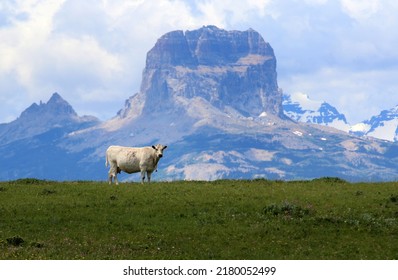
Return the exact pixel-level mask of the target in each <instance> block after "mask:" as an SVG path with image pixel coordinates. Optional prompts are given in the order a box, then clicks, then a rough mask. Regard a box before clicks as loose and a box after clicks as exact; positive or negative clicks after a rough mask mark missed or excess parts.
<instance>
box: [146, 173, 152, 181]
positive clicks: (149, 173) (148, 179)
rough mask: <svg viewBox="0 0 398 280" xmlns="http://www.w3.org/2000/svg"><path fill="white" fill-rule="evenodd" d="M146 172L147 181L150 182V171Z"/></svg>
mask: <svg viewBox="0 0 398 280" xmlns="http://www.w3.org/2000/svg"><path fill="white" fill-rule="evenodd" d="M146 174H147V175H148V183H150V182H151V175H152V172H150V171H148V172H147V173H146Z"/></svg>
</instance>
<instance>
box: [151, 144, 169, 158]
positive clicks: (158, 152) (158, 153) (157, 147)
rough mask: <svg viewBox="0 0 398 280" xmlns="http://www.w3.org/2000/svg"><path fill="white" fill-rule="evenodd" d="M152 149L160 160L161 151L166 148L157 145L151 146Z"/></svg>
mask: <svg viewBox="0 0 398 280" xmlns="http://www.w3.org/2000/svg"><path fill="white" fill-rule="evenodd" d="M152 148H153V149H154V150H155V151H156V156H157V157H158V158H161V157H162V156H163V150H164V149H166V148H167V146H163V145H161V144H157V145H155V146H152Z"/></svg>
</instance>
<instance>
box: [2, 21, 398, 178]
mask: <svg viewBox="0 0 398 280" xmlns="http://www.w3.org/2000/svg"><path fill="white" fill-rule="evenodd" d="M291 102H293V103H294V100H291ZM48 103H50V102H48ZM48 103H47V105H48ZM57 104H58V106H59V107H60V109H59V110H61V108H63V105H62V103H57ZM285 105H286V103H285ZM38 106H39V107H40V106H43V104H42V105H38ZM34 107H36V106H34ZM321 107H322V106H321ZM285 108H286V107H285ZM323 108H324V109H325V112H326V111H327V112H328V114H329V115H332V113H334V115H338V112H337V113H336V112H335V111H334V110H333V109H332V108H331V106H330V107H328V106H323ZM296 109H297V107H296ZM304 109H305V108H303V107H302V110H304ZM307 109H308V108H307ZM34 110H35V109H34V108H33V111H34ZM29 111H30V110H29ZM55 111H56V112H57V111H58V109H56V110H55ZM53 113H54V112H53ZM322 114H323V113H319V116H320V117H323V119H322V121H324V122H326V123H334V122H333V121H332V120H331V119H333V118H329V117H326V116H325V115H322ZM43 115H44V114H43ZM72 115H73V114H72ZM54 116H55V115H54ZM19 119H21V117H20V118H19ZM67 123H68V122H67V121H65V122H61V123H60V124H59V125H60V126H57V125H55V124H52V123H48V124H47V125H45V127H47V128H46V129H44V131H40V132H38V133H32V136H30V137H29V138H21V136H18V135H19V134H18V133H16V134H15V135H13V133H12V132H11V131H9V132H10V133H9V134H8V136H7V137H8V140H7V141H3V139H2V141H3V142H2V143H3V144H0V155H1V156H2V158H5V159H6V161H7V165H6V166H4V167H3V168H2V169H1V170H0V179H1V180H9V179H14V178H20V177H27V176H29V177H37V178H47V179H56V180H82V179H85V180H86V179H89V180H106V178H107V169H106V168H105V167H104V162H105V161H104V154H105V150H106V148H107V147H108V146H109V145H128V146H142V145H152V144H155V143H161V144H166V145H168V149H167V150H166V151H165V154H164V157H163V158H162V159H161V161H160V162H159V165H158V173H155V174H154V176H153V179H154V180H160V179H162V180H175V179H186V180H213V179H220V178H231V179H237V178H246V179H252V178H258V177H261V178H270V179H311V178H316V177H322V176H333V177H341V178H344V179H347V180H352V181H359V180H366V181H369V180H374V181H378V180H392V179H395V178H396V169H397V166H398V165H397V164H398V160H397V154H398V153H397V152H398V149H397V147H398V146H397V145H396V144H394V143H389V142H385V141H380V140H377V139H366V138H360V137H356V136H352V135H349V134H347V133H345V132H343V131H339V130H337V129H335V128H333V127H330V126H321V125H317V124H313V123H301V122H295V121H293V120H291V119H290V118H289V117H287V116H286V115H285V114H284V112H283V106H282V91H281V90H280V89H279V88H278V83H277V72H276V57H275V55H274V51H273V49H272V48H271V46H270V45H269V44H268V43H267V42H265V41H264V39H263V38H262V37H261V35H260V34H259V33H258V32H256V31H254V30H252V29H249V30H246V31H237V30H233V31H227V30H223V29H219V28H217V27H215V26H204V27H202V28H200V29H197V30H193V31H185V32H184V31H172V32H169V33H167V34H165V35H163V36H161V37H160V38H159V39H158V41H157V42H156V44H155V45H154V47H153V48H152V49H151V50H150V51H149V52H148V54H147V58H146V66H145V69H144V70H143V76H142V83H141V87H140V90H139V92H137V93H136V94H134V95H132V96H131V97H129V98H128V99H127V100H126V102H125V106H124V107H123V108H122V109H121V110H120V111H119V112H118V113H117V114H116V116H115V117H114V118H112V119H110V120H108V121H105V122H100V123H98V122H96V123H95V122H94V123H92V124H90V125H87V126H86V125H85V126H82V127H79V128H73V129H72V127H71V126H68V125H67ZM64 124H65V125H64ZM7 125H9V124H6V126H7ZM21 125H25V124H23V123H21ZM48 128H50V129H48ZM13 137H14V138H13ZM13 139H14V140H13ZM120 179H122V180H138V175H137V174H132V175H127V174H121V177H120Z"/></svg>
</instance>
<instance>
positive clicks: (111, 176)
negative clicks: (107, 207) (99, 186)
mask: <svg viewBox="0 0 398 280" xmlns="http://www.w3.org/2000/svg"><path fill="white" fill-rule="evenodd" d="M112 169H113V168H112V167H111V168H110V169H109V172H108V182H109V185H112V178H113V172H112Z"/></svg>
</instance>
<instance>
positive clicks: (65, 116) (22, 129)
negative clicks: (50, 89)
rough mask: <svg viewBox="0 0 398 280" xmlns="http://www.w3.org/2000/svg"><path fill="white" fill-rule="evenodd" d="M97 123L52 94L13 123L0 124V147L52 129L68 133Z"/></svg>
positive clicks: (96, 120) (30, 107)
mask: <svg viewBox="0 0 398 280" xmlns="http://www.w3.org/2000/svg"><path fill="white" fill-rule="evenodd" d="M98 123H99V120H98V119H97V118H95V117H92V116H82V117H80V116H78V115H77V114H76V112H75V111H74V109H73V108H72V106H71V105H70V104H69V103H68V102H66V101H65V100H64V99H63V98H62V97H61V96H60V95H59V94H58V93H54V94H53V95H52V96H51V98H50V99H49V100H48V102H47V103H42V102H40V104H36V103H33V104H32V105H31V106H29V107H28V108H27V109H26V110H25V111H23V112H22V113H21V115H20V116H19V118H17V119H16V120H15V121H13V122H10V123H7V124H0V145H4V144H7V143H10V142H13V141H16V140H20V139H26V138H31V137H33V136H36V135H39V134H42V133H45V132H47V131H49V130H51V129H54V128H59V127H62V128H63V129H64V130H65V131H68V132H70V131H73V130H77V129H82V128H85V127H89V126H93V125H96V124H98Z"/></svg>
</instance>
